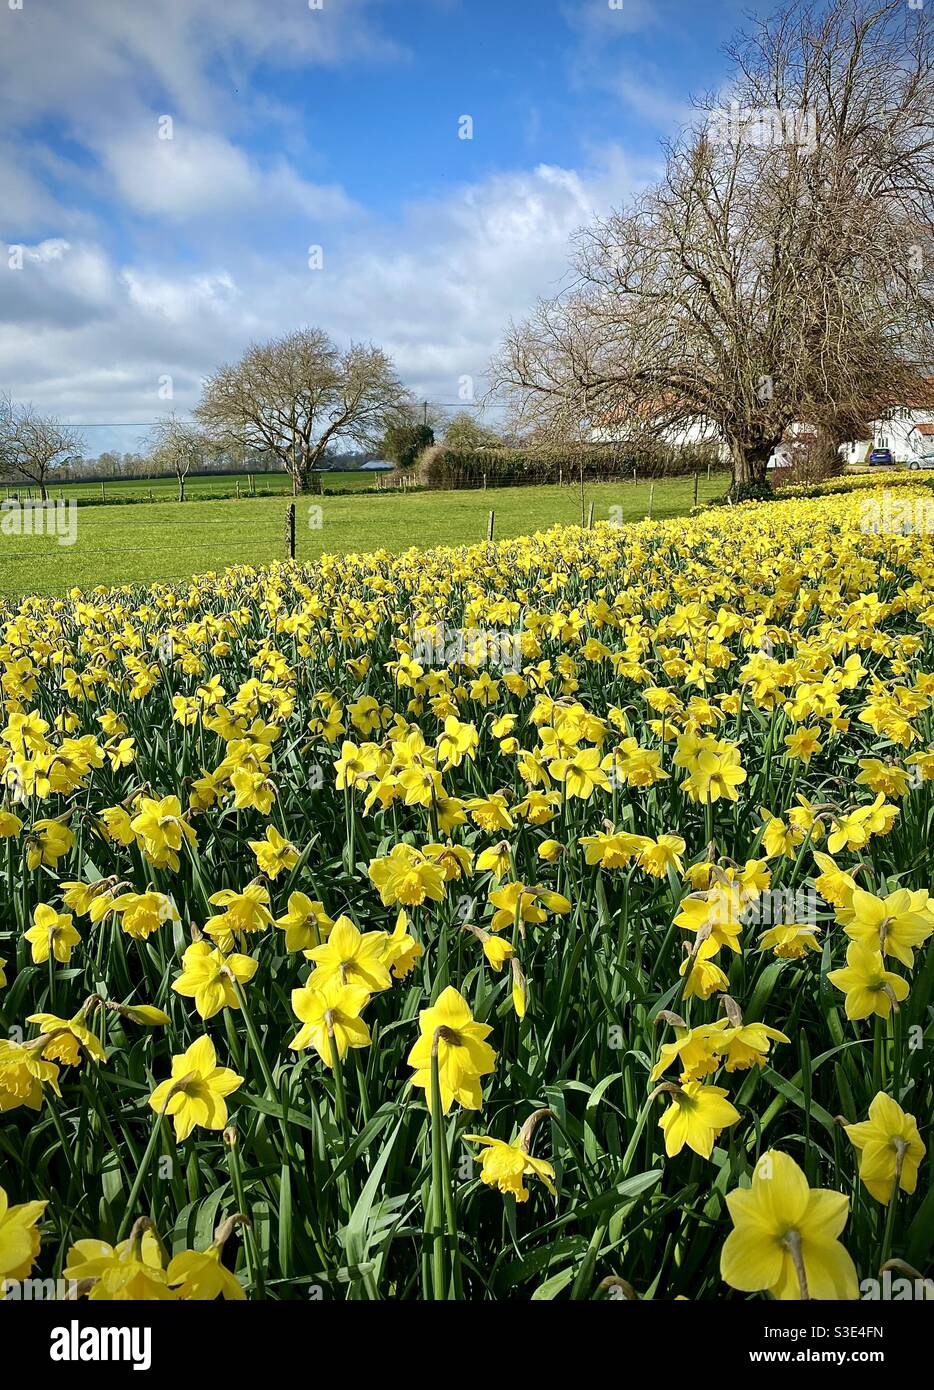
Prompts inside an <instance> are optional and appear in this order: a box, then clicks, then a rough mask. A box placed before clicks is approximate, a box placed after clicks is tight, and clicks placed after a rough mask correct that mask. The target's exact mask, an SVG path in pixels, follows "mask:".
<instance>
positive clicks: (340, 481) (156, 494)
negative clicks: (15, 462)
mask: <svg viewBox="0 0 934 1390" xmlns="http://www.w3.org/2000/svg"><path fill="white" fill-rule="evenodd" d="M379 476H380V475H379V474H378V473H371V472H364V471H363V470H362V469H348V470H346V471H343V472H334V473H322V474H321V479H322V483H323V487H324V491H325V493H328V492H351V491H352V492H358V491H363V490H366V489H370V488H375V486H376V479H377V478H378V477H379ZM238 486H239V489H240V495H241V497H245V496H246V495H247V493H248V492H249V491H250V482H249V475H248V474H246V473H236V474H234V473H231V474H224V475H220V474H207V475H203V476H199V477H196V478H188V479H186V481H185V500H186V502H187V501H189V500H190V501H196V500H198V499H200V500H202V501H209V500H214V499H221V498H223V499H228V498H229V499H230V500H236V497H237V488H238ZM253 486H254V489H255V492H256V495H257V496H259V497H263V496H268V495H269V494H271V493H272V494H277V495H278V494H281V495H283V496H285V495H286V494H290V493H291V491H292V482H291V479H290V478H289V476H288V474H286V473H254V474H253ZM102 490H103V491H102ZM13 495H18V496H20V497H26V496H29V495H31V496H33V497H37V496H38V489H37V488H36V486H35V485H34V484H33V485H32V486H31V487H26V486H23V487H17V486H15V485H13V484H4V485H3V488H2V490H0V501H2V499H3V498H4V497H10V496H13ZM49 496H50V497H52V498H60V497H64V498H66V499H67V498H69V497H77V498H78V499H80V500H81V501H82V502H83V501H85V500H86V501H88V502H95V503H99V502H101V501H102V500H103V502H104V503H107V502H120V503H127V502H150V501H152V502H160V501H166V502H174V501H176V500H177V499H178V482H177V481H176V479H175V478H174V477H172V478H120V479H117V480H114V479H112V478H108V479H106V480H105V481H104V482H103V483H100V482H81V483H53V484H52V485H51V486H50V488H49Z"/></svg>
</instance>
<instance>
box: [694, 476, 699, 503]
mask: <svg viewBox="0 0 934 1390" xmlns="http://www.w3.org/2000/svg"><path fill="white" fill-rule="evenodd" d="M699 478H700V475H699V474H698V473H697V472H696V471H695V473H694V505H695V507H696V506H697V484H698V482H699Z"/></svg>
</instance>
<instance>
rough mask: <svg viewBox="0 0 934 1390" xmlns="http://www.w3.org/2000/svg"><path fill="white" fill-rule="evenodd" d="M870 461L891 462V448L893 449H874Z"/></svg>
mask: <svg viewBox="0 0 934 1390" xmlns="http://www.w3.org/2000/svg"><path fill="white" fill-rule="evenodd" d="M869 462H870V463H891V462H892V450H891V449H873V451H872V453H871V454H870V455H869Z"/></svg>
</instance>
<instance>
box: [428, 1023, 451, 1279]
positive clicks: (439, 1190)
mask: <svg viewBox="0 0 934 1390" xmlns="http://www.w3.org/2000/svg"><path fill="white" fill-rule="evenodd" d="M438 1040H439V1039H438V1033H435V1037H434V1042H433V1044H432V1048H431V1195H430V1199H429V1222H428V1230H429V1240H430V1241H431V1290H432V1296H433V1297H434V1298H435V1299H436V1300H440V1301H444V1300H446V1299H447V1296H448V1288H447V1281H446V1279H445V1270H444V1266H445V1259H444V1158H443V1154H442V1150H443V1148H444V1144H445V1135H444V1116H443V1114H442V1111H441V1081H440V1077H439V1072H438Z"/></svg>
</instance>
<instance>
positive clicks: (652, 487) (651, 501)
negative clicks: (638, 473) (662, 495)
mask: <svg viewBox="0 0 934 1390" xmlns="http://www.w3.org/2000/svg"><path fill="white" fill-rule="evenodd" d="M654 505H655V484H654V483H651V484H650V485H649V521H651V520H652V507H653V506H654Z"/></svg>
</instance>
